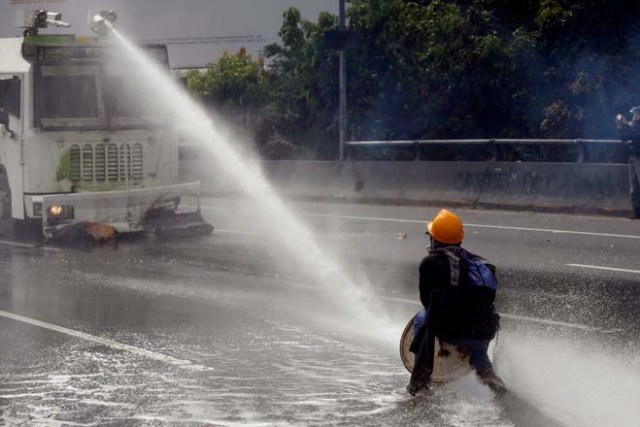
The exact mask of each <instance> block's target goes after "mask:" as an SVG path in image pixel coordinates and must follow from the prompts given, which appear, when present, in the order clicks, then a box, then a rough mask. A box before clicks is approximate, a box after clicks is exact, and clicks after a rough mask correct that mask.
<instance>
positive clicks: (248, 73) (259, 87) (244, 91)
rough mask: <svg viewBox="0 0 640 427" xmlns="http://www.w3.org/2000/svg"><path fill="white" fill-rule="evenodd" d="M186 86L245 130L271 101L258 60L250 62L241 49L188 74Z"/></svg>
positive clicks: (253, 123) (256, 122) (249, 57)
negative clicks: (200, 70)
mask: <svg viewBox="0 0 640 427" xmlns="http://www.w3.org/2000/svg"><path fill="white" fill-rule="evenodd" d="M187 87H188V89H189V91H190V92H191V93H192V94H194V95H195V96H196V97H197V98H198V99H200V100H201V101H202V102H203V103H205V104H206V105H208V106H209V107H211V108H213V109H215V110H216V111H217V112H218V113H220V114H222V115H223V116H225V117H227V118H228V119H231V120H233V121H235V122H237V123H240V124H242V125H244V126H249V127H255V126H258V123H259V122H260V120H261V118H262V116H263V110H264V108H265V107H266V105H267V104H268V103H269V101H270V99H271V88H270V84H269V79H268V77H267V75H266V73H265V72H264V71H263V67H262V63H261V61H254V60H253V59H252V58H251V55H249V54H247V52H246V50H245V49H244V48H242V49H241V50H240V51H239V52H238V54H236V55H232V54H230V53H229V52H224V53H223V54H222V56H221V57H220V59H219V60H218V61H217V62H214V63H211V64H209V65H208V66H207V70H206V71H205V72H204V73H201V72H199V71H197V70H192V71H190V72H189V73H188V74H187Z"/></svg>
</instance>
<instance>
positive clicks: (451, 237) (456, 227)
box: [427, 209, 464, 245]
mask: <svg viewBox="0 0 640 427" xmlns="http://www.w3.org/2000/svg"><path fill="white" fill-rule="evenodd" d="M427 229H428V230H429V234H430V235H431V236H432V237H433V238H434V239H435V240H437V241H438V242H442V243H448V244H450V245H454V244H458V243H461V242H462V239H464V226H463V225H462V220H461V219H460V217H459V216H458V215H456V214H454V213H453V212H449V211H448V210H446V209H442V210H441V211H440V212H438V215H436V216H435V218H433V221H431V222H430V223H429V224H427Z"/></svg>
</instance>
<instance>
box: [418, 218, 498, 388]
mask: <svg viewBox="0 0 640 427" xmlns="http://www.w3.org/2000/svg"><path fill="white" fill-rule="evenodd" d="M427 230H428V231H427V235H428V236H429V254H428V255H427V256H426V257H425V258H424V259H423V260H422V262H421V263H420V268H419V273H420V288H419V290H420V301H421V302H422V305H423V306H424V309H423V310H422V311H421V312H420V313H419V314H418V316H417V317H416V320H415V322H414V331H415V338H414V340H413V342H412V344H411V351H412V352H413V353H415V355H416V357H415V364H414V368H413V372H412V374H411V381H410V382H409V384H408V385H407V391H408V392H409V393H411V394H412V395H415V394H417V393H419V392H420V391H422V390H424V389H427V388H428V387H429V381H430V378H431V372H432V371H433V358H434V345H435V339H436V338H438V339H440V340H442V341H445V342H448V343H451V344H454V345H457V346H463V347H465V348H466V349H467V350H468V352H469V354H470V363H471V365H473V367H474V368H475V371H476V373H477V375H478V377H479V378H480V380H481V381H482V382H483V383H485V384H486V385H488V386H489V387H490V388H491V389H492V390H494V391H495V392H497V393H501V392H503V391H506V387H505V385H504V383H503V382H502V380H501V379H500V378H499V377H498V376H497V375H496V374H495V372H494V370H493V366H492V364H491V361H490V360H489V356H488V355H487V350H488V347H489V343H490V342H491V340H492V339H493V338H494V337H495V335H496V333H497V331H498V329H499V326H500V318H499V315H498V313H497V312H496V310H495V307H494V304H493V303H494V300H495V295H496V289H497V285H498V282H497V279H496V276H495V266H493V265H491V264H489V263H488V262H487V261H486V260H485V259H484V258H482V257H480V256H478V255H475V254H473V253H471V252H469V251H467V250H465V249H463V248H462V246H461V244H462V241H463V239H464V225H463V223H462V220H461V219H460V217H459V216H458V215H456V214H454V213H453V212H450V211H448V210H446V209H442V210H441V211H440V212H439V213H438V214H437V215H436V216H435V218H434V219H433V221H431V222H430V223H429V224H428V226H427Z"/></svg>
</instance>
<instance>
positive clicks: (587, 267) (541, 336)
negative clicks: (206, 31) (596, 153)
mask: <svg viewBox="0 0 640 427" xmlns="http://www.w3.org/2000/svg"><path fill="white" fill-rule="evenodd" d="M203 205H204V210H203V213H204V215H205V217H206V218H207V219H208V220H209V221H210V222H212V223H213V224H214V225H215V226H216V230H215V231H214V234H213V235H212V236H207V237H201V238H194V239H182V240H177V241H172V242H160V241H155V240H153V239H146V240H142V241H134V242H123V243H120V244H119V245H117V246H109V247H100V248H93V249H91V250H77V249H68V248H64V249H63V248H49V247H16V246H11V245H0V425H3V424H4V425H11V426H13V425H24V426H31V425H37V426H63V425H83V426H84V425H87V426H90V425H107V426H164V425H189V426H191V425H193V426H200V425H215V426H236V425H237V426H267V425H268V426H271V425H277V426H324V425H340V426H342V425H344V426H352V425H358V426H360V425H384V426H404V425H407V426H413V425H425V426H449V425H451V426H478V425H484V426H512V425H518V426H521V425H522V426H538V425H540V426H542V425H570V426H588V425H594V426H601V425H617V426H625V425H635V424H634V423H635V422H637V419H638V416H640V413H639V412H638V409H636V406H637V405H635V403H634V402H633V399H634V398H631V396H637V395H638V393H640V360H639V359H638V356H637V354H638V353H639V352H638V351H637V350H638V349H639V348H640V347H639V341H640V340H639V339H638V332H639V331H640V320H639V319H638V315H637V313H638V306H639V305H640V287H639V286H640V262H638V260H639V256H638V252H639V250H640V222H634V221H630V220H627V219H611V218H598V217H584V216H563V215H547V214H533V213H515V212H498V211H476V210H473V211H464V210H461V211H458V212H459V213H460V214H461V216H462V217H463V219H464V221H465V222H466V224H467V225H466V239H465V242H466V244H465V246H466V247H467V248H468V249H469V250H471V251H474V252H479V253H481V254H482V255H484V256H485V257H486V258H488V259H490V260H491V261H493V262H494V263H495V264H497V265H498V268H499V274H500V275H499V278H500V281H501V289H500V291H499V298H498V308H499V311H500V312H501V313H502V315H503V322H502V323H503V328H502V331H501V333H500V336H499V339H498V343H497V345H496V347H495V354H494V362H495V365H496V370H497V371H498V373H499V374H500V375H501V376H502V377H503V379H504V380H505V381H506V382H507V384H508V385H509V387H510V388H511V389H512V390H513V394H510V395H508V396H506V397H503V398H495V397H494V396H493V395H492V393H491V392H489V391H488V390H487V389H485V388H484V387H483V386H481V385H480V384H479V383H478V382H477V381H476V380H475V378H473V376H470V377H468V378H464V379H462V380H461V381H459V382H457V383H454V384H449V385H446V386H443V387H439V388H436V389H434V390H432V391H431V392H430V393H429V394H428V395H426V396H423V397H420V398H411V397H410V396H409V395H407V394H406V393H405V392H404V385H405V384H406V382H407V380H408V374H407V372H406V371H405V370H404V368H403V366H402V364H401V362H400V359H399V357H398V354H397V348H396V346H397V340H398V339H399V334H400V332H401V331H402V329H403V327H404V324H405V323H406V321H407V320H408V319H409V318H410V317H411V316H412V315H413V314H414V313H415V311H416V310H417V309H418V305H417V303H416V301H417V284H416V279H417V264H418V262H419V261H420V259H421V257H422V256H423V255H424V253H425V245H426V241H425V236H424V228H425V225H424V223H425V220H426V219H428V218H431V217H433V215H434V214H435V213H436V209H434V208H424V207H402V206H375V205H333V204H306V203H296V204H294V205H293V208H294V209H295V210H296V211H297V212H299V213H300V214H301V215H300V218H301V219H302V221H303V222H304V223H305V224H307V225H308V226H309V228H310V229H311V230H312V232H313V234H314V236H315V237H316V239H317V241H318V242H320V244H321V245H322V246H323V247H325V248H326V251H327V252H328V253H330V254H331V255H332V256H334V257H335V258H336V259H338V260H340V262H341V263H342V264H343V265H345V266H348V267H347V269H348V273H349V275H351V276H353V277H358V278H360V279H357V280H356V281H358V285H359V286H360V285H361V286H364V282H368V284H367V287H366V291H365V293H366V294H367V295H368V296H370V297H371V298H372V299H373V300H374V301H376V302H377V305H375V307H374V308H373V309H369V308H368V307H369V305H367V304H365V303H363V305H362V306H360V305H359V304H353V303H351V304H350V305H349V306H346V305H345V304H342V302H343V301H344V299H343V298H342V297H341V295H340V292H337V291H336V289H335V288H332V287H331V286H329V285H328V284H319V283H314V281H313V278H312V277H310V275H309V274H308V267H307V266H304V265H300V264H299V263H296V262H294V261H293V260H294V258H293V257H291V254H288V253H286V252H285V251H282V250H280V248H281V246H282V241H281V239H283V238H284V239H292V238H295V236H279V233H278V224H273V223H268V224H265V223H264V222H263V221H261V212H260V211H259V210H257V209H255V208H254V207H253V206H252V205H251V204H248V203H246V202H243V201H238V200H227V199H208V200H204V201H203ZM300 250H301V251H304V250H305V248H302V247H301V248H300ZM341 291H342V290H341ZM347 292H348V290H347ZM367 310H368V316H369V317H366V316H365V317H360V316H359V315H357V314H356V313H357V312H360V311H367ZM383 316H384V317H383ZM373 318H375V320H380V319H382V322H381V323H382V324H383V325H385V326H383V327H380V326H379V323H376V322H372V323H370V322H368V321H367V319H373ZM630 399H631V400H630ZM611 421H615V424H610V422H611Z"/></svg>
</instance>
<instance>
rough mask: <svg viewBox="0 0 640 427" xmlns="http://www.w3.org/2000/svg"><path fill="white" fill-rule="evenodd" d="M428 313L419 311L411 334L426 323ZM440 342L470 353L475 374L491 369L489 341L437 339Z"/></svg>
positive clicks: (470, 361)
mask: <svg viewBox="0 0 640 427" xmlns="http://www.w3.org/2000/svg"><path fill="white" fill-rule="evenodd" d="M428 315H429V313H428V312H427V310H420V312H419V313H418V314H417V315H416V317H415V319H414V321H413V333H414V335H417V334H418V331H419V330H420V328H422V327H423V326H424V325H425V324H426V323H427V317H428ZM439 338H440V339H441V340H442V341H444V342H447V343H450V344H453V345H459V346H463V347H465V348H466V349H467V350H468V351H469V353H470V360H469V363H470V364H471V366H473V367H474V368H475V369H476V372H478V373H479V374H483V373H484V372H486V371H487V369H493V366H492V365H491V360H489V355H488V354H487V351H488V350H489V343H490V342H491V340H476V339H468V338H447V337H439Z"/></svg>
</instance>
